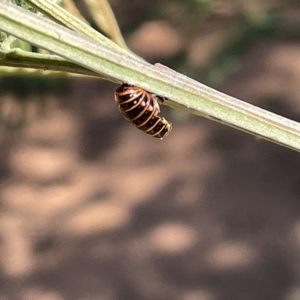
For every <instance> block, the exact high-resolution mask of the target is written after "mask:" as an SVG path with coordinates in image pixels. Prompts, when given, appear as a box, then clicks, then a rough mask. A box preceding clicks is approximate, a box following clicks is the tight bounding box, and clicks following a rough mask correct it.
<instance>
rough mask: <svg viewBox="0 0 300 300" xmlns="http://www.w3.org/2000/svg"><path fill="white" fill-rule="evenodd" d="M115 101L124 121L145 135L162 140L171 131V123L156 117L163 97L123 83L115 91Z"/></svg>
mask: <svg viewBox="0 0 300 300" xmlns="http://www.w3.org/2000/svg"><path fill="white" fill-rule="evenodd" d="M115 101H116V103H117V105H118V108H119V110H120V112H121V113H122V114H123V116H124V117H125V119H126V120H127V121H129V122H130V123H131V124H133V125H134V126H136V127H137V128H138V129H140V130H142V131H144V132H145V133H147V134H150V135H152V136H153V137H156V138H160V139H162V138H164V137H165V136H167V135H168V134H169V132H170V131H171V129H172V125H171V123H169V122H168V121H167V120H166V119H165V118H162V117H160V116H158V114H159V113H160V108H159V104H161V103H162V102H163V101H164V98H163V97H160V96H157V95H155V94H152V93H150V92H147V91H145V90H144V89H142V88H139V87H137V86H134V85H129V84H126V83H124V84H122V85H121V86H120V87H119V88H118V89H117V90H116V92H115Z"/></svg>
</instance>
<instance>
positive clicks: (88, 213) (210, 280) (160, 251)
mask: <svg viewBox="0 0 300 300" xmlns="http://www.w3.org/2000/svg"><path fill="white" fill-rule="evenodd" d="M125 2H126V1H124V3H123V4H121V3H119V2H117V1H115V2H114V3H113V4H114V5H115V9H116V14H117V16H118V18H119V19H120V23H121V27H122V26H125V27H126V26H130V25H131V23H130V22H133V21H132V19H134V16H135V17H136V18H138V17H140V18H142V17H144V16H145V15H146V14H147V10H149V9H150V8H149V7H150V6H149V3H150V2H149V3H148V2H147V3H148V4H146V1H145V2H143V1H137V0H136V1H132V2H131V3H130V5H128V3H125ZM151 3H152V2H151ZM147 26H148V27H147ZM199 27H200V25H199ZM149 28H150V29H149ZM143 30H144V31H143ZM155 30H156V31H155ZM141 32H142V34H141ZM218 32H219V31H218ZM147 34H148V35H147ZM141 37H143V38H144V39H145V40H144V41H143V42H141V39H142V38H141ZM153 38H154V39H155V38H157V39H159V38H160V39H162V42H159V43H157V44H156V47H153V48H154V50H153V49H152V50H150V48H151V45H152V46H153ZM201 38H202V41H203V43H202V44H201V43H200V45H199V44H198V43H196V42H195V43H194V44H193V45H192V46H191V44H189V45H190V48H188V46H187V44H185V43H187V42H186V39H185V37H184V36H183V34H182V32H180V30H178V31H177V30H176V29H174V28H172V26H171V25H170V24H166V23H165V22H163V23H162V21H151V22H150V23H149V22H148V23H146V24H144V25H143V26H142V25H139V26H137V29H135V30H133V32H132V33H131V34H129V35H128V42H129V45H130V47H131V48H132V49H133V50H135V51H136V52H137V53H139V54H140V55H141V56H144V57H146V58H147V59H149V60H150V61H161V62H164V59H166V57H167V56H168V55H173V54H174V53H175V54H176V53H179V52H180V51H182V49H184V48H186V49H187V52H188V55H189V59H190V60H191V61H192V62H193V63H194V64H197V63H198V64H199V65H201V61H202V60H203V59H205V57H206V56H207V53H205V52H201V51H199V52H197V49H198V47H200V48H201V47H207V49H209V46H207V45H208V44H209V41H211V40H210V39H207V40H208V42H207V44H206V43H205V41H207V40H206V39H205V37H204V35H200V34H199V37H198V39H199V40H197V41H201ZM163 41H167V42H165V45H167V46H164V43H163ZM168 47H169V48H168ZM153 51H154V52H155V51H156V52H155V53H154V52H153ZM207 51H208V52H209V50H207ZM151 53H152V54H153V53H154V55H153V56H151ZM187 73H188V70H187ZM299 75H300V41H293V42H291V41H282V40H270V39H264V40H258V41H256V42H255V43H254V44H253V46H252V47H251V49H249V51H248V52H247V53H246V54H245V55H244V56H243V57H242V59H241V62H240V67H239V69H238V70H237V71H236V72H235V73H233V74H232V75H231V76H230V77H228V78H227V79H226V80H225V81H224V82H223V83H222V84H221V85H220V86H218V89H219V90H221V91H223V92H225V93H227V94H230V95H232V96H235V97H238V98H240V99H243V100H244V101H248V102H251V103H254V104H257V105H260V106H264V107H266V108H267V109H269V110H272V111H275V112H277V113H279V114H281V115H284V116H287V117H289V118H291V119H294V120H299V112H300V106H299V103H300V101H299V99H300V88H299V87H300V84H299V83H300V79H299V78H300V76H299ZM68 84H69V94H68V95H66V96H65V97H55V96H54V95H52V94H49V95H48V96H47V97H46V109H45V112H44V113H43V115H39V116H37V115H36V114H34V113H32V114H30V113H29V117H28V121H27V123H26V125H25V126H24V127H23V128H21V129H19V130H15V131H7V130H4V129H1V131H0V142H1V149H0V158H1V161H0V188H1V189H0V208H1V211H0V299H1V300H15V299H16V300H114V299H117V300H119V299H120V300H248V299H249V300H250V299H251V300H252V299H255V300H282V299H286V300H291V299H300V293H299V292H298V291H299V290H300V287H299V276H300V273H299V269H300V261H299V260H300V188H299V184H300V172H299V171H300V156H299V153H296V152H293V151H291V150H288V149H284V148H283V147H280V146H277V145H274V144H271V143H269V142H266V141H263V140H260V139H256V138H254V137H252V136H250V135H248V134H244V133H242V132H239V131H237V130H234V129H230V128H228V127H224V126H223V125H220V124H216V123H214V122H212V121H208V120H205V119H202V118H200V117H196V116H185V115H184V116H178V115H177V114H174V113H173V111H171V110H169V109H167V108H165V107H164V108H163V115H165V116H166V117H167V118H168V119H170V120H171V121H172V123H173V131H172V132H171V134H170V136H169V137H168V138H166V139H164V140H163V141H160V140H156V139H154V138H151V137H149V136H147V135H145V134H143V133H142V132H139V131H138V130H136V129H135V128H134V127H133V126H131V125H130V124H128V123H127V122H126V121H124V120H123V118H122V116H121V115H120V114H119V112H118V111H117V109H116V107H115V104H114V101H113V92H114V89H115V88H116V85H114V84H111V83H108V82H104V81H99V80H95V79H74V80H72V79H69V80H68ZM29 107H30V106H29ZM31 111H34V108H32V109H29V112H31Z"/></svg>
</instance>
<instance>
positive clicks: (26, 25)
mask: <svg viewBox="0 0 300 300" xmlns="http://www.w3.org/2000/svg"><path fill="white" fill-rule="evenodd" d="M0 20H1V21H0V30H3V31H5V32H8V33H10V34H12V35H15V36H17V37H19V38H22V39H24V40H26V41H28V42H31V43H33V44H35V45H37V46H39V47H42V48H45V49H48V50H49V51H52V52H54V53H56V54H58V55H60V56H62V57H65V58H66V59H69V60H71V61H73V62H75V63H78V64H79V65H81V66H83V67H86V68H89V69H91V70H93V71H95V72H100V73H103V74H107V75H108V76H109V77H112V78H115V79H116V80H118V81H122V82H127V83H130V84H134V85H137V86H140V87H142V88H144V89H146V90H149V91H150V92H153V93H156V94H159V95H161V96H163V97H167V98H168V99H170V100H168V101H165V102H164V103H166V104H167V105H169V106H172V107H177V108H181V109H184V110H187V111H188V112H191V113H195V114H197V115H202V116H205V117H207V118H211V119H214V120H217V121H218V122H221V123H224V124H227V125H229V126H232V127H236V128H239V129H240V130H243V131H247V132H250V133H252V134H254V135H258V136H260V137H263V138H264V139H267V140H270V141H273V142H275V143H278V144H281V145H284V146H286V147H289V148H291V149H295V150H297V151H300V124H299V123H297V122H294V121H291V120H289V119H286V118H284V117H281V116H278V115H276V114H273V113H270V112H268V111H265V110H263V109H260V108H258V107H255V106H253V105H250V104H248V103H245V102H242V101H240V100H238V99H235V98H233V97H229V96H227V95H225V94H223V93H220V92H218V91H216V90H213V89H212V88H209V87H207V86H205V85H203V84H201V83H199V82H196V81H195V80H192V79H190V78H188V77H186V76H184V75H182V74H179V73H177V72H175V71H173V70H170V69H169V68H167V67H163V66H161V65H157V66H153V65H150V64H148V63H146V62H144V61H142V60H140V59H137V58H135V57H134V56H132V55H130V54H128V53H127V52H124V51H123V50H121V48H118V47H117V48H116V47H110V46H108V44H101V43H100V42H98V41H95V40H92V39H90V38H89V37H86V36H82V35H80V34H75V33H74V32H73V31H71V30H69V29H67V28H65V27H62V26H60V25H58V24H56V23H54V22H52V21H50V20H47V19H45V18H41V17H39V16H37V15H34V14H32V13H30V12H28V11H25V10H23V9H21V8H18V7H16V6H13V5H10V4H8V3H7V2H6V1H5V2H4V0H0Z"/></svg>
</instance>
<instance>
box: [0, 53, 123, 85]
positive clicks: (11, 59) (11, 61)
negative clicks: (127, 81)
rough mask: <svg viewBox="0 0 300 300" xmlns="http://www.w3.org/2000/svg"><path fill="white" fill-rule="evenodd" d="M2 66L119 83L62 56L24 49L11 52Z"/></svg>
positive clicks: (0, 61) (0, 64) (1, 62)
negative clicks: (64, 73) (57, 72)
mask: <svg viewBox="0 0 300 300" xmlns="http://www.w3.org/2000/svg"><path fill="white" fill-rule="evenodd" d="M0 66H6V67H18V68H30V69H39V70H44V71H46V70H47V71H59V72H68V73H73V74H78V75H86V76H94V77H98V78H101V79H106V80H110V81H114V82H118V81H116V80H115V79H114V78H112V77H107V76H106V75H103V76H102V75H101V74H99V73H96V72H93V71H91V70H89V69H87V68H84V67H81V66H79V65H77V64H75V63H73V62H71V61H69V60H66V59H64V58H61V57H60V56H57V55H53V54H40V53H32V52H27V51H24V50H22V49H13V50H12V51H11V52H9V53H7V54H6V55H5V58H3V59H2V60H0Z"/></svg>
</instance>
